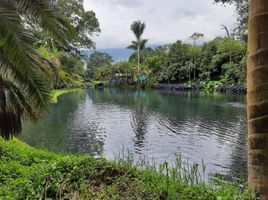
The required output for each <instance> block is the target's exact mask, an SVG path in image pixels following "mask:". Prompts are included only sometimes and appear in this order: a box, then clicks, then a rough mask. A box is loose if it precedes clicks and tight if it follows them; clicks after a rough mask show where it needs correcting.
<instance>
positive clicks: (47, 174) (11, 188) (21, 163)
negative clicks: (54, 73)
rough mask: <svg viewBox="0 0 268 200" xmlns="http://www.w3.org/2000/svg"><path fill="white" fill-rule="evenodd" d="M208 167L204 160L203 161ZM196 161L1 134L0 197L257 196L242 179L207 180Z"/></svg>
mask: <svg viewBox="0 0 268 200" xmlns="http://www.w3.org/2000/svg"><path fill="white" fill-rule="evenodd" d="M202 168H203V169H202V170H204V166H202ZM198 171H199V170H198V165H194V166H192V167H191V168H190V169H186V168H184V167H183V164H182V162H181V159H180V158H179V157H178V160H177V161H176V164H175V166H173V168H171V167H169V166H168V163H163V164H162V165H160V166H156V165H151V164H149V163H147V162H146V161H140V162H138V163H136V164H133V160H132V159H131V157H126V158H124V159H117V160H115V161H112V162H111V161H107V160H105V159H95V158H92V157H89V156H82V155H81V156H73V155H61V154H55V153H52V152H49V151H46V150H38V149H35V148H32V147H30V146H28V145H26V144H24V143H23V142H21V141H19V140H17V139H13V140H12V141H9V142H6V141H3V140H2V139H0V199H5V200H9V199H12V200H13V199H133V200H134V199H135V200H136V199H163V200H165V199H182V200H191V199H192V200H196V199H200V200H201V199H208V200H210V199H211V200H214V199H215V200H228V199H230V200H233V199H236V200H239V199H241V200H246V199H254V197H253V196H252V194H251V193H250V192H249V191H248V189H247V187H246V186H243V185H242V186H241V184H242V183H241V182H240V181H237V182H232V183H231V182H226V181H213V182H210V183H207V182H203V181H202V179H200V177H199V173H198Z"/></svg>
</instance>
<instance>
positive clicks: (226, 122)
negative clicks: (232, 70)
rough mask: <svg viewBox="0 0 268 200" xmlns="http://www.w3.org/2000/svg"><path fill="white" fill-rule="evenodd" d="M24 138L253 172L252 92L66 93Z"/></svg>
mask: <svg viewBox="0 0 268 200" xmlns="http://www.w3.org/2000/svg"><path fill="white" fill-rule="evenodd" d="M21 139H22V140H24V141H25V142H27V143H28V144H30V145H32V146H35V147H43V148H47V149H49V150H52V151H55V152H67V153H70V152H71V153H86V154H90V155H93V156H105V157H107V158H109V159H112V158H115V157H116V156H118V153H120V152H122V150H123V149H124V148H125V149H128V150H129V152H130V153H131V154H132V155H133V157H134V158H136V159H138V158H139V157H146V158H147V159H154V161H156V162H163V161H166V160H167V161H169V162H172V161H173V160H174V158H175V154H179V153H180V154H181V155H182V158H183V159H184V160H187V159H188V161H189V163H193V162H199V163H201V162H202V159H203V160H204V162H205V163H206V167H207V171H208V172H214V171H217V172H222V173H229V172H238V171H245V170H246V148H247V147H246V145H247V143H246V110H245V97H243V96H227V95H220V94H205V93H198V94H194V93H171V92H164V91H155V90H148V91H146V90H131V89H105V90H87V91H80V92H75V93H70V94H65V95H62V96H60V97H59V102H58V104H56V105H54V106H53V107H52V109H51V112H50V113H48V114H46V115H45V116H44V117H43V119H42V120H41V121H40V122H39V123H38V124H36V125H33V124H31V123H29V122H27V123H24V125H23V133H22V135H21Z"/></svg>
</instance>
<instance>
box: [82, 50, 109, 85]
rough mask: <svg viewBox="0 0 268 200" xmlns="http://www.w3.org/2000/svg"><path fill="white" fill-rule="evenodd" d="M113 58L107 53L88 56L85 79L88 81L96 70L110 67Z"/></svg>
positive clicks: (94, 53)
mask: <svg viewBox="0 0 268 200" xmlns="http://www.w3.org/2000/svg"><path fill="white" fill-rule="evenodd" d="M112 62H113V58H112V56H110V55H109V54H108V53H105V52H99V51H95V52H93V53H92V54H91V55H90V56H89V60H88V63H87V71H86V79H87V80H88V81H90V80H91V79H92V78H93V76H94V74H95V71H96V69H97V68H100V67H109V66H111V65H112Z"/></svg>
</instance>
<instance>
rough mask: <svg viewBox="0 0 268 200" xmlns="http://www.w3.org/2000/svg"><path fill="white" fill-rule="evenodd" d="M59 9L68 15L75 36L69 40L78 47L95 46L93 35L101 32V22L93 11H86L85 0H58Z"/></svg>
mask: <svg viewBox="0 0 268 200" xmlns="http://www.w3.org/2000/svg"><path fill="white" fill-rule="evenodd" d="M56 2H57V3H56V5H57V7H58V9H59V10H60V11H61V12H62V13H64V14H65V15H66V16H68V19H69V21H70V24H71V26H72V29H73V30H74V34H73V36H72V37H71V38H70V40H69V42H70V44H71V45H68V46H69V47H70V46H73V47H75V48H77V49H79V48H92V47H94V46H95V44H94V42H93V40H92V39H91V36H92V35H93V34H95V33H99V32H100V28H99V22H98V19H97V18H96V15H95V13H94V12H93V11H85V9H84V6H83V3H84V1H83V0H58V1H56Z"/></svg>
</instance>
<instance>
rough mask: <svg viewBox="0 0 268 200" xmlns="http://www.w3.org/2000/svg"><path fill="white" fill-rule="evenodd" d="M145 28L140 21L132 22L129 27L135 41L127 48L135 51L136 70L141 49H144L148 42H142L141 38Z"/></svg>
mask: <svg viewBox="0 0 268 200" xmlns="http://www.w3.org/2000/svg"><path fill="white" fill-rule="evenodd" d="M145 27H146V25H145V23H142V22H141V21H134V22H133V23H132V24H131V26H130V30H131V31H132V32H133V33H134V35H135V37H136V41H132V44H131V45H130V46H129V47H128V48H131V49H134V50H136V51H137V54H138V69H139V68H140V52H141V50H142V49H144V47H145V44H146V42H147V41H148V40H143V39H142V38H141V36H142V34H143V32H144V29H145Z"/></svg>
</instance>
